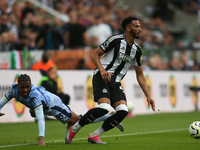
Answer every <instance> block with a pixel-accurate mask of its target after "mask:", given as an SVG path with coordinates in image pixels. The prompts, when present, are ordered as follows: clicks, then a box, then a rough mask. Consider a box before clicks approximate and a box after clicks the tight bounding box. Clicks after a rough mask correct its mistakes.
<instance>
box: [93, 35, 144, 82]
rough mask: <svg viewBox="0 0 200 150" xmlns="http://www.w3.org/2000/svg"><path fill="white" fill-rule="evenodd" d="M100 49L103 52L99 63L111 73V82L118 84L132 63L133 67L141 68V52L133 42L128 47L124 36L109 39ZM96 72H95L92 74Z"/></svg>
mask: <svg viewBox="0 0 200 150" xmlns="http://www.w3.org/2000/svg"><path fill="white" fill-rule="evenodd" d="M100 48H101V49H102V50H103V51H104V52H105V54H104V55H103V56H102V57H101V59H100V62H101V64H102V66H103V67H104V69H105V70H106V71H108V72H110V73H113V74H114V76H112V78H111V81H114V82H120V81H121V80H122V79H123V77H124V76H125V75H126V73H127V71H128V69H129V66H130V64H131V63H133V65H134V66H141V63H142V50H141V48H140V46H139V45H138V44H137V43H136V42H135V41H134V44H133V45H132V46H130V45H129V44H128V43H127V42H126V38H125V34H119V35H114V36H111V37H109V38H108V39H107V40H106V41H105V42H104V43H102V44H101V45H100ZM96 72H98V69H96V70H95V72H94V74H96Z"/></svg>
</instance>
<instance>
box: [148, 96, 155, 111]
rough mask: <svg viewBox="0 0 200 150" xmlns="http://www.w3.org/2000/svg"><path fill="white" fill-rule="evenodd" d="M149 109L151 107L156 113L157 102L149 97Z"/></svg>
mask: <svg viewBox="0 0 200 150" xmlns="http://www.w3.org/2000/svg"><path fill="white" fill-rule="evenodd" d="M147 103H148V107H150V106H151V108H152V110H153V111H155V101H154V100H153V99H152V98H148V97H147Z"/></svg>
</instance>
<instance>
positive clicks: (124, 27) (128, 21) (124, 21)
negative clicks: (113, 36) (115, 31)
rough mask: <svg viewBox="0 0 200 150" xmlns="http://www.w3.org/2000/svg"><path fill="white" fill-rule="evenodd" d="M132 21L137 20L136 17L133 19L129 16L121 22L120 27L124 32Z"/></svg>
mask: <svg viewBox="0 0 200 150" xmlns="http://www.w3.org/2000/svg"><path fill="white" fill-rule="evenodd" d="M133 20H138V19H137V18H136V17H133V16H129V17H126V18H124V19H123V20H122V23H121V26H122V28H123V29H124V30H126V26H127V24H129V23H131V21H133Z"/></svg>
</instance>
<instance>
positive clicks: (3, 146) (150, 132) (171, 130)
mask: <svg viewBox="0 0 200 150" xmlns="http://www.w3.org/2000/svg"><path fill="white" fill-rule="evenodd" d="M187 129H188V128H180V129H170V130H160V131H149V132H139V133H128V134H117V135H107V136H101V138H108V137H119V136H129V135H142V134H152V133H163V132H173V131H181V130H187ZM85 139H87V138H75V139H74V140H85ZM61 141H64V140H56V141H53V142H61ZM45 143H52V141H47V142H45ZM33 144H36V143H26V144H13V145H2V146H0V148H5V147H14V146H24V145H33Z"/></svg>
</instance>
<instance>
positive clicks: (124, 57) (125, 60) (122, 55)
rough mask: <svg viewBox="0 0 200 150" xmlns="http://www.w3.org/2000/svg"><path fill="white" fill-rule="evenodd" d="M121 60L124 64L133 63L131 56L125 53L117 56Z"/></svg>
mask: <svg viewBox="0 0 200 150" xmlns="http://www.w3.org/2000/svg"><path fill="white" fill-rule="evenodd" d="M117 57H118V58H119V59H120V60H122V61H124V62H129V63H131V62H132V61H133V58H132V57H131V56H128V55H126V54H123V53H119V54H118V56H117Z"/></svg>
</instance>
